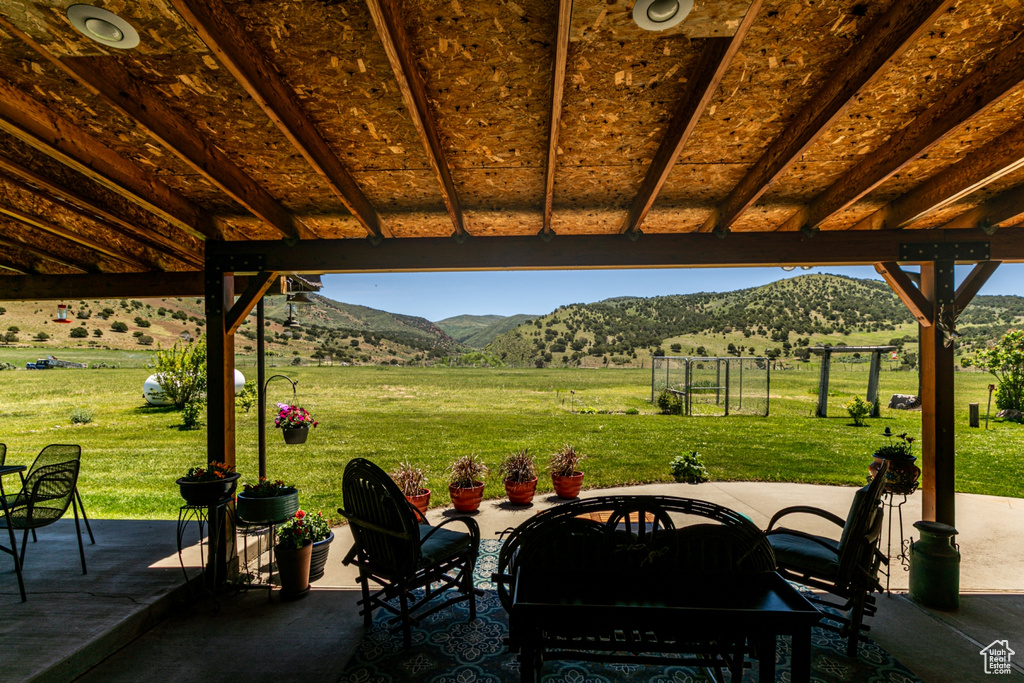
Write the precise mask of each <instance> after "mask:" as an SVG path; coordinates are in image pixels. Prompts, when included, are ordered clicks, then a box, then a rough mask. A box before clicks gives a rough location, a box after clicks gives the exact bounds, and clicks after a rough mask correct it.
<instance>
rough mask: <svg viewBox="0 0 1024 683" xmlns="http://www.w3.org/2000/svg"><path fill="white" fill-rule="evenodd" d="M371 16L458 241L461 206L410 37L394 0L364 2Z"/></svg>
mask: <svg viewBox="0 0 1024 683" xmlns="http://www.w3.org/2000/svg"><path fill="white" fill-rule="evenodd" d="M366 4H367V6H368V7H369V8H370V15H371V16H372V17H373V23H374V25H375V26H376V27H377V35H378V36H380V40H381V43H382V44H383V45H384V51H385V52H386V53H387V55H388V61H389V62H391V70H392V71H394V73H395V80H396V81H397V82H398V89H399V90H400V91H401V93H402V99H403V100H405V106H406V109H408V110H409V117H410V118H411V119H412V124H413V127H415V128H416V132H417V133H419V136H420V141H421V142H422V143H423V151H424V152H425V153H426V155H427V163H429V164H430V168H431V170H432V171H433V172H434V175H435V176H436V177H437V183H438V185H439V187H440V189H441V198H442V199H443V200H444V205H445V207H447V209H448V215H449V216H450V217H451V219H452V225H454V226H455V234H456V235H457V236H459V237H461V236H464V235H466V234H468V233H467V231H466V225H465V218H464V216H463V215H462V205H461V204H460V203H459V196H458V194H457V193H456V191H455V183H454V182H453V181H452V174H451V171H450V170H449V168H448V161H447V159H446V158H445V153H444V150H443V149H442V148H441V136H440V135H439V134H438V132H437V124H436V123H435V122H434V114H433V112H432V111H431V109H430V103H429V102H428V101H427V90H426V86H425V85H424V82H423V74H422V73H420V70H419V68H418V67H417V65H416V55H415V54H414V53H413V50H412V45H411V44H410V42H409V34H408V33H406V31H405V25H404V24H402V13H401V12H400V11H399V10H398V8H397V7H395V4H394V2H393V0H366Z"/></svg>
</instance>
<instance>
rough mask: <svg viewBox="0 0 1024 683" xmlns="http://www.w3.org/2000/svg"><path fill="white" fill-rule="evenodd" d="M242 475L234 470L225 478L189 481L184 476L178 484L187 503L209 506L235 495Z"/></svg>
mask: <svg viewBox="0 0 1024 683" xmlns="http://www.w3.org/2000/svg"><path fill="white" fill-rule="evenodd" d="M240 476H241V475H240V474H239V473H238V472H232V473H231V474H229V475H228V476H226V477H224V478H223V479H214V480H213V481H189V480H188V479H186V478H185V477H182V478H181V479H179V480H178V482H177V484H178V488H179V490H180V491H181V497H182V498H184V499H185V503H187V504H188V505H205V506H207V507H209V506H211V505H216V504H217V503H219V502H221V501H222V500H227V499H228V498H230V497H231V496H233V495H235V487H236V486H238V478H239V477H240Z"/></svg>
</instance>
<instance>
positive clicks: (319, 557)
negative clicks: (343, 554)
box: [309, 531, 334, 581]
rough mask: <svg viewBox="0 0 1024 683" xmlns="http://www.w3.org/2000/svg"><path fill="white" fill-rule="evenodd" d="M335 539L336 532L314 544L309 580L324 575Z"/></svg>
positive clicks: (310, 560) (320, 577) (310, 559)
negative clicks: (332, 542)
mask: <svg viewBox="0 0 1024 683" xmlns="http://www.w3.org/2000/svg"><path fill="white" fill-rule="evenodd" d="M333 540H334V532H333V531H332V532H331V533H330V535H329V536H328V537H327V538H325V539H324V540H322V541H317V542H315V543H314V544H313V552H312V554H311V555H310V558H309V580H310V581H316V580H317V579H322V578H323V576H324V566H325V565H326V564H327V555H328V554H329V553H330V552H331V541H333Z"/></svg>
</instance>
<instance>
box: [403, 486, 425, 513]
mask: <svg viewBox="0 0 1024 683" xmlns="http://www.w3.org/2000/svg"><path fill="white" fill-rule="evenodd" d="M405 499H406V500H408V501H409V502H410V503H412V504H413V505H415V506H416V509H417V510H419V511H420V512H422V513H423V516H424V517H426V516H427V508H429V507H430V489H420V494H419V495H418V496H406V497H405Z"/></svg>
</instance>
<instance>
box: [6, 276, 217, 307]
mask: <svg viewBox="0 0 1024 683" xmlns="http://www.w3.org/2000/svg"><path fill="white" fill-rule="evenodd" d="M172 296H203V273H201V272H198V271H190V272H178V273H160V277H153V275H152V273H105V274H102V275H26V276H23V277H18V276H12V277H0V301H59V300H61V299H72V298H74V299H128V298H137V299H142V298H154V297H172Z"/></svg>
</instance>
